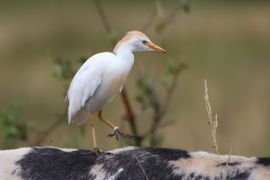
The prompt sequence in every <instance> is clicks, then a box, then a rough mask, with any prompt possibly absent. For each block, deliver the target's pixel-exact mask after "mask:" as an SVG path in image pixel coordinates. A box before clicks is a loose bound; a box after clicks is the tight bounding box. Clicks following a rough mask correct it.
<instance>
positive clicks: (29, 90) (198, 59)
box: [0, 0, 270, 155]
mask: <svg viewBox="0 0 270 180" xmlns="http://www.w3.org/2000/svg"><path fill="white" fill-rule="evenodd" d="M15 2H16V3H15ZM15 2H14V1H0V3H1V5H0V107H1V108H7V107H8V104H9V102H10V101H11V100H12V99H14V98H15V99H18V100H20V101H21V102H22V103H23V114H22V118H23V119H24V120H32V121H34V122H36V125H37V126H38V127H45V126H46V125H48V124H50V122H51V121H52V120H53V119H55V114H56V113H59V112H63V111H64V109H65V106H66V105H65V103H64V95H63V85H62V84H61V83H59V81H58V80H56V79H54V78H53V77H52V71H53V63H52V61H53V59H55V58H57V57H64V58H69V59H74V60H76V59H78V58H79V57H81V56H90V55H91V54H93V53H96V52H100V51H109V50H111V49H112V48H111V45H110V42H109V40H108V37H107V35H106V32H105V30H104V27H103V25H102V23H101V21H100V19H99V17H98V15H97V11H96V9H95V6H94V4H93V2H92V1H86V0H84V1H71V0H67V1H42V2H37V1H33V0H32V1H15ZM103 4H104V7H105V9H106V11H107V14H108V15H109V20H110V21H111V22H112V24H113V27H114V28H115V30H116V31H117V32H119V35H121V34H124V33H125V32H126V31H129V30H134V29H138V28H140V27H141V26H142V24H143V23H144V22H145V20H146V18H148V16H149V14H150V13H151V11H152V9H153V4H154V3H153V1H120V0H117V1H103ZM165 7H169V3H167V4H165ZM146 34H148V35H149V36H150V38H151V39H152V40H153V41H154V42H157V44H158V43H159V41H160V39H159V37H158V36H157V34H156V33H155V31H154V30H153V29H150V30H149V31H147V32H146ZM162 38H163V39H164V47H165V48H166V49H167V50H168V55H169V56H170V57H172V58H174V59H177V58H180V57H185V58H186V59H188V61H187V62H188V65H189V69H188V70H187V71H186V72H185V73H184V74H183V75H182V76H181V77H180V79H179V84H178V88H177V90H176V91H175V93H174V98H173V101H172V103H171V105H170V110H169V113H168V115H167V118H171V119H176V124H175V125H173V126H169V127H166V128H164V129H163V130H162V132H163V133H164V135H165V141H164V143H163V146H167V147H176V148H183V149H188V150H199V149H202V150H212V149H211V142H212V140H211V136H210V127H209V126H208V124H207V115H206V110H205V107H204V102H203V79H204V78H207V79H208V83H209V93H210V101H211V103H212V106H213V109H214V111H215V112H217V113H218V116H219V122H220V123H219V128H218V141H219V146H220V151H221V152H222V153H228V152H229V149H230V148H232V150H233V154H243V155H263V154H266V153H269V152H270V141H269V139H270V78H269V77H270V51H269V50H270V3H267V1H228V2H226V3H225V1H205V2H203V1H192V4H191V13H189V14H183V13H179V14H178V17H177V18H176V19H175V20H174V22H173V23H172V25H170V26H169V27H168V28H167V29H166V30H165V32H164V34H163V37H162ZM159 56H160V54H155V53H138V54H136V59H137V61H136V63H135V68H134V69H133V71H132V73H131V76H130V78H129V81H128V83H127V89H128V91H129V92H130V95H131V97H132V98H133V99H134V96H135V85H134V80H135V77H136V73H138V72H139V71H143V72H145V73H148V74H149V75H150V76H153V74H154V69H155V68H156V67H163V66H164V65H165V62H162V61H160V58H159ZM133 105H134V106H136V103H133ZM123 112H124V109H123V106H122V104H121V101H120V98H119V97H116V98H115V100H114V101H113V103H110V104H108V105H106V107H105V116H106V117H107V118H108V119H111V120H112V121H113V122H115V123H116V124H119V120H120V118H121V116H122V115H123ZM146 117H147V116H146ZM139 123H140V127H141V128H144V126H145V125H146V124H147V123H148V122H147V118H146V119H145V121H144V120H141V122H139ZM97 126H98V127H97V128H98V132H99V134H98V142H99V144H100V146H101V147H102V148H105V149H106V148H112V147H117V146H118V144H117V143H116V142H115V141H114V140H110V139H106V138H105V136H106V135H105V134H108V133H109V132H110V129H107V128H106V127H104V126H103V125H101V124H98V125H97ZM126 126H127V125H126ZM77 129H78V127H76V126H67V124H66V123H63V125H62V126H61V127H60V128H58V129H57V130H56V131H55V132H54V133H52V134H51V135H50V137H49V138H48V140H47V142H46V143H45V145H56V146H64V144H63V141H66V140H69V141H77V137H78V136H79V135H78V131H77ZM126 129H128V128H127V127H126ZM104 133H105V134H104ZM89 134H90V133H89ZM89 141H90V138H88V137H85V138H84V141H83V143H82V144H83V147H85V148H88V147H89Z"/></svg>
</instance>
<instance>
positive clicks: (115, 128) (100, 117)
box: [98, 110, 133, 140]
mask: <svg viewBox="0 0 270 180" xmlns="http://www.w3.org/2000/svg"><path fill="white" fill-rule="evenodd" d="M98 119H99V120H100V121H102V122H104V123H105V124H107V125H108V126H110V127H111V128H112V129H113V131H114V133H113V134H109V135H108V137H113V136H115V138H116V140H119V138H120V136H121V137H125V138H131V137H133V136H132V135H128V134H124V133H123V132H122V131H120V128H119V127H117V126H115V125H113V124H112V123H111V122H109V121H107V120H105V119H104V118H103V116H102V110H100V111H99V112H98Z"/></svg>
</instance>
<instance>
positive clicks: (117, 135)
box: [107, 127, 135, 141]
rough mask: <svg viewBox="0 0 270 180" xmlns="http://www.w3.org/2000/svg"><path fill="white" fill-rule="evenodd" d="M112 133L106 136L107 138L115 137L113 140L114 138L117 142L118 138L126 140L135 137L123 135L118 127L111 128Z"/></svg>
mask: <svg viewBox="0 0 270 180" xmlns="http://www.w3.org/2000/svg"><path fill="white" fill-rule="evenodd" d="M113 131H114V133H112V134H108V136H107V137H109V138H111V137H114V136H115V138H116V140H117V141H118V140H119V139H120V137H122V138H128V139H130V138H134V137H135V136H134V135H130V134H125V133H123V132H122V131H121V130H120V128H119V127H115V128H113Z"/></svg>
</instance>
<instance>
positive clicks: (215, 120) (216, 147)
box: [204, 79, 219, 154]
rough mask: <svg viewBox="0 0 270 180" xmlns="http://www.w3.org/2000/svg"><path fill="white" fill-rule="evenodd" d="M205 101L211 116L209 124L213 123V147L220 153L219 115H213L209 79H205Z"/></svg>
mask: <svg viewBox="0 0 270 180" xmlns="http://www.w3.org/2000/svg"><path fill="white" fill-rule="evenodd" d="M204 103H205V107H206V111H207V115H208V118H209V122H208V123H209V124H210V125H211V134H212V138H213V148H214V149H215V151H216V153H217V154H219V149H218V142H217V127H218V116H217V114H215V116H214V117H213V112H212V108H211V104H210V100H209V95H208V84H207V79H205V80H204Z"/></svg>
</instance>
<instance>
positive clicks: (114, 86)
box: [106, 73, 127, 97]
mask: <svg viewBox="0 0 270 180" xmlns="http://www.w3.org/2000/svg"><path fill="white" fill-rule="evenodd" d="M126 79H127V76H126V74H125V73H122V74H119V75H117V76H115V77H112V78H111V79H110V81H109V83H108V86H107V88H106V95H107V96H109V97H113V96H114V95H115V94H116V93H117V92H119V91H122V89H123V87H124V85H125V82H126Z"/></svg>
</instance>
